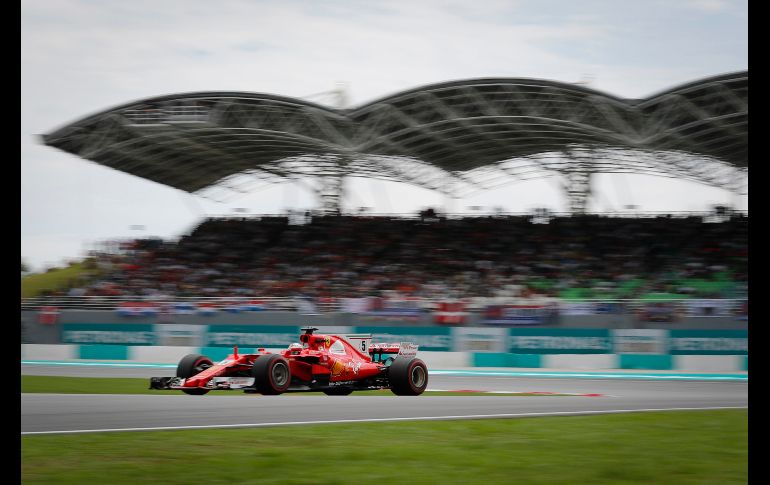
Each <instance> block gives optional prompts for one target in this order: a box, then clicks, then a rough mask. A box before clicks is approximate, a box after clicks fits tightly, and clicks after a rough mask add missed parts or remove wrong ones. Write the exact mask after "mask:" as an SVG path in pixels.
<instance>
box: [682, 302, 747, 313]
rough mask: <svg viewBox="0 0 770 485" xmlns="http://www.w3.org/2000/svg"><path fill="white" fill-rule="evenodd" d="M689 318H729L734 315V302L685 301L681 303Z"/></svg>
mask: <svg viewBox="0 0 770 485" xmlns="http://www.w3.org/2000/svg"><path fill="white" fill-rule="evenodd" d="M682 303H683V305H684V307H685V312H686V314H687V316H690V317H729V316H731V315H733V314H734V313H735V310H734V309H735V307H736V306H737V305H736V303H737V302H736V301H735V300H686V301H684V302H682Z"/></svg>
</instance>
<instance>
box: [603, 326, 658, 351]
mask: <svg viewBox="0 0 770 485" xmlns="http://www.w3.org/2000/svg"><path fill="white" fill-rule="evenodd" d="M667 335H668V332H667V331H666V330H658V329H629V330H613V331H612V337H613V343H614V345H613V347H614V349H615V353H616V354H665V353H666V352H668V350H667V349H666V337H667Z"/></svg>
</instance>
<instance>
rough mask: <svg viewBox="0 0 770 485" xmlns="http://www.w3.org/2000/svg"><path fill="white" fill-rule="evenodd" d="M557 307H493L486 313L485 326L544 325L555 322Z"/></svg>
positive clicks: (483, 321) (487, 309)
mask: <svg viewBox="0 0 770 485" xmlns="http://www.w3.org/2000/svg"><path fill="white" fill-rule="evenodd" d="M557 314H558V306H556V305H550V306H545V305H492V306H488V307H487V308H486V309H485V311H484V319H483V320H482V321H481V323H483V324H485V325H543V324H547V323H552V322H554V320H555V318H556V316H557Z"/></svg>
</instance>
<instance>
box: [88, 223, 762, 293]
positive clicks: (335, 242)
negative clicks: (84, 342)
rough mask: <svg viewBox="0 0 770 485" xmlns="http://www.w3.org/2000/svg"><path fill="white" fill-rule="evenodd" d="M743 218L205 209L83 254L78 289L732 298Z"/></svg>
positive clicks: (740, 269)
mask: <svg viewBox="0 0 770 485" xmlns="http://www.w3.org/2000/svg"><path fill="white" fill-rule="evenodd" d="M747 228H748V217H746V216H735V217H732V218H730V219H729V220H726V221H722V222H714V223H706V222H703V219H702V218H701V217H685V218H671V217H655V218H612V217H602V216H596V215H588V216H580V217H563V218H554V219H552V220H551V221H550V223H548V224H533V223H531V220H530V218H529V217H525V216H490V217H468V218H461V219H450V218H443V217H439V218H435V219H431V220H422V219H407V218H387V217H360V216H357V217H353V216H335V217H329V216H327V217H314V218H312V220H309V221H307V223H305V224H296V223H294V221H292V223H290V221H289V219H288V218H286V217H263V218H254V219H235V218H230V219H221V218H220V219H209V220H206V221H204V222H202V223H201V224H200V225H199V226H198V227H197V228H196V229H195V230H193V232H192V233H191V234H189V235H187V236H184V237H182V238H181V239H180V240H179V241H178V242H175V243H172V242H164V241H160V240H137V241H133V242H132V243H131V244H128V245H124V247H123V250H122V251H120V252H118V253H96V252H95V253H94V254H92V256H93V257H95V258H96V260H97V263H98V264H99V266H100V268H102V269H103V272H102V276H100V277H99V279H98V280H94V281H91V282H89V283H88V284H87V285H86V287H85V288H81V291H82V290H83V289H84V290H85V294H86V295H167V296H170V297H188V296H249V297H250V296H259V297H285V296H298V295H303V296H309V297H315V298H320V297H329V296H332V297H363V296H380V295H381V294H382V293H383V292H385V291H388V290H396V291H398V292H399V293H401V294H405V295H411V296H417V297H425V298H447V297H456V298H460V297H485V298H493V297H498V296H506V295H507V296H516V297H527V296H532V295H545V296H548V297H553V298H556V297H558V298H562V299H586V298H649V297H652V296H657V297H666V298H692V297H699V298H740V297H744V296H745V292H746V288H747V287H746V285H747V272H748V271H747V260H748V243H747V241H748V230H747Z"/></svg>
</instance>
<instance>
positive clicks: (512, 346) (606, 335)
mask: <svg viewBox="0 0 770 485" xmlns="http://www.w3.org/2000/svg"><path fill="white" fill-rule="evenodd" d="M509 330H510V333H509V336H508V351H509V352H512V353H515V354H611V353H612V338H611V337H610V331H609V330H608V329H606V328H596V329H594V328H569V329H542V328H511V329H509Z"/></svg>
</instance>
